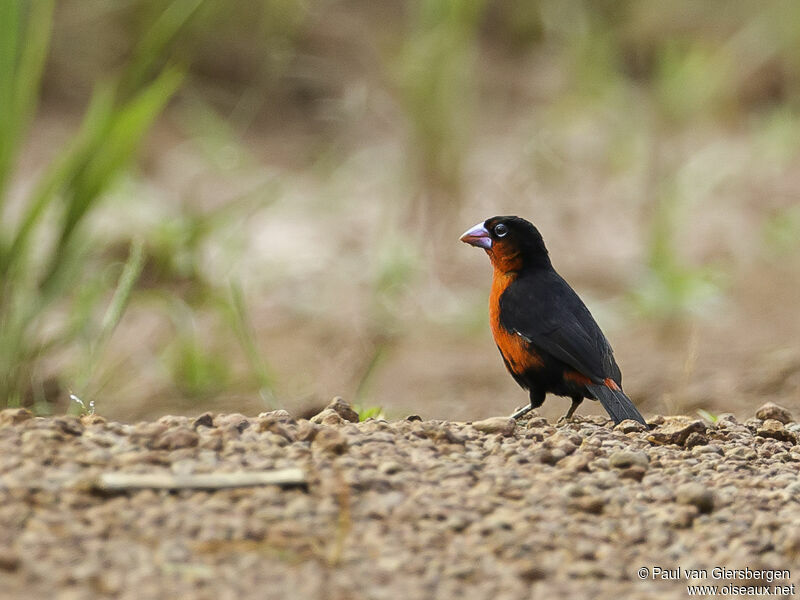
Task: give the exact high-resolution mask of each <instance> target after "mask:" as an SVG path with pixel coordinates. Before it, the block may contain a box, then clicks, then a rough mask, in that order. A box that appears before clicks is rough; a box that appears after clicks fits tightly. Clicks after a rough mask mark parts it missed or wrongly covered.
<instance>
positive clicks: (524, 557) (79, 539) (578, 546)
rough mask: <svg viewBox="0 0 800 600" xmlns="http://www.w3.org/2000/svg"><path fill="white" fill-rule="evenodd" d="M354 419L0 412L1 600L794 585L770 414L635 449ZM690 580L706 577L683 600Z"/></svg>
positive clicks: (787, 472)
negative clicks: (248, 483) (204, 476)
mask: <svg viewBox="0 0 800 600" xmlns="http://www.w3.org/2000/svg"><path fill="white" fill-rule="evenodd" d="M354 419H356V416H355V414H354V413H353V411H352V410H351V409H350V407H349V406H347V405H346V404H345V403H344V402H342V401H341V400H334V401H333V402H332V403H331V405H330V406H329V407H328V408H327V409H326V410H325V411H323V412H322V413H320V414H319V415H317V416H316V417H314V418H313V419H312V420H310V421H307V420H301V419H298V420H295V419H294V418H292V417H291V416H290V415H289V414H288V413H286V412H285V411H274V412H271V413H264V414H262V415H259V416H258V417H254V418H247V417H244V416H242V415H238V414H225V415H213V414H210V413H207V414H204V415H201V416H200V417H197V418H188V417H175V416H168V417H164V418H162V419H159V420H158V421H156V422H142V423H137V424H133V425H128V424H122V423H115V422H106V421H105V420H104V419H102V418H100V417H97V416H86V417H83V418H80V419H79V418H76V417H56V418H33V417H32V416H31V415H30V413H28V412H27V411H25V410H24V409H10V410H5V411H2V412H0V596H2V597H3V598H16V597H19V598H23V597H24V598H45V597H46V598H51V597H56V598H97V597H115V598H136V599H143V598H179V597H180V598H214V599H227V598H309V599H314V598H329V599H332V600H338V599H357V598H386V599H387V600H388V599H392V600H394V599H399V598H469V599H470V600H471V599H475V598H492V599H503V598H552V597H573V598H618V597H629V598H665V597H675V598H683V597H686V596H687V593H688V592H687V583H689V584H699V585H706V584H707V585H718V586H720V588H721V587H722V586H724V585H729V586H730V585H739V586H748V585H749V586H761V585H766V586H768V587H769V590H770V591H771V592H772V593H773V594H775V593H776V592H777V594H778V595H780V593H781V592H782V591H789V592H791V590H789V589H787V590H782V589H780V588H779V587H775V586H782V585H784V584H786V585H790V584H791V582H792V581H793V580H794V579H795V578H796V571H797V570H798V569H799V568H800V564H798V563H800V479H798V467H800V446H798V445H797V442H798V437H800V425H798V424H797V423H795V422H794V421H793V420H792V417H791V415H790V414H788V412H787V411H786V410H785V409H782V408H781V407H778V406H775V405H765V406H764V407H762V408H761V409H759V411H758V412H757V413H756V417H754V418H751V419H749V420H748V421H746V422H745V423H739V422H737V421H736V420H735V419H734V418H733V417H731V416H722V417H720V418H719V420H718V421H717V422H716V424H713V425H712V424H709V423H707V422H704V421H700V420H697V419H694V418H689V417H654V418H653V419H652V420H651V429H650V430H646V429H645V428H644V427H642V426H641V425H638V424H636V423H633V422H631V421H626V422H625V423H622V424H621V425H619V426H617V427H613V426H612V425H611V424H610V423H609V422H608V421H606V420H605V419H602V418H599V417H589V418H583V419H581V418H578V419H576V421H574V422H572V423H569V424H564V425H558V426H554V425H552V424H550V423H548V422H547V421H546V420H545V419H543V418H541V417H538V416H536V415H534V416H532V417H531V418H530V419H529V420H528V421H523V422H521V423H518V424H515V423H514V422H513V421H511V420H509V419H507V418H494V419H488V420H486V421H480V422H474V423H453V422H442V421H422V420H420V419H419V418H418V417H413V416H412V417H409V418H408V419H406V420H402V421H395V422H386V421H383V420H368V421H366V422H364V423H356V422H352V421H353V420H354ZM288 467H299V468H301V469H302V470H303V472H304V473H305V474H306V477H307V484H306V485H299V486H298V485H294V486H288V487H280V486H274V485H273V486H263V487H248V488H235V489H225V490H214V491H210V490H180V491H166V490H164V491H154V490H151V489H144V490H138V491H123V492H116V493H110V492H108V491H102V490H99V489H98V488H97V482H98V481H99V479H98V478H99V477H100V476H101V474H103V473H108V472H115V473H129V474H146V473H149V474H153V473H163V474H174V475H178V476H186V475H190V474H201V473H230V472H241V471H265V470H272V469H281V468H288ZM641 567H647V568H648V569H649V574H645V579H644V580H643V579H640V576H639V569H640V568H641ZM715 567H722V568H728V569H750V570H759V569H780V570H788V571H790V572H791V575H790V576H789V577H786V574H785V573H783V574H774V575H775V576H774V577H773V574H771V573H758V572H754V573H751V572H748V571H746V570H744V571H741V572H733V573H727V574H722V575H723V576H722V578H720V577H719V576H720V573H718V572H716V571H712V569H714V568H715ZM658 568H661V569H671V570H673V571H672V573H670V575H671V576H678V577H680V578H681V579H680V580H663V579H662V578H661V575H663V573H664V572H663V571H662V572H661V574H659V572H658ZM689 568H696V569H707V570H708V571H707V576H706V577H705V578H702V577H701V578H699V579H695V580H693V581H689V582H687V581H685V580H683V578H685V577H686V575H687V572H686V570H687V569H689ZM675 569H680V572H679V573H676V572H675V571H674V570H675ZM770 579H772V581H769V580H770ZM779 580H780V581H779ZM798 583H800V581H799V582H798ZM753 589H755V588H751V591H752V590H753ZM728 591H730V588H728ZM761 591H762V592H763V590H761ZM723 593H724V591H718V594H719V595H723ZM728 595H733V594H728Z"/></svg>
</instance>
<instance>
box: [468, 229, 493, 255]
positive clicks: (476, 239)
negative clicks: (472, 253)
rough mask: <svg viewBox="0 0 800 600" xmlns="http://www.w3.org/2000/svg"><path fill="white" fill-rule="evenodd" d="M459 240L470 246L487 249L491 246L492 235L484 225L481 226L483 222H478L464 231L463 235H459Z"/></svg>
mask: <svg viewBox="0 0 800 600" xmlns="http://www.w3.org/2000/svg"><path fill="white" fill-rule="evenodd" d="M461 241H462V242H464V243H465V244H469V245H470V246H477V247H478V248H483V249H484V250H488V249H489V248H491V247H492V236H491V234H490V233H489V231H488V230H487V229H486V227H484V226H483V223H478V224H477V225H475V227H473V228H472V229H468V230H467V231H465V232H464V235H462V236H461Z"/></svg>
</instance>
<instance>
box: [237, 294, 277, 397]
mask: <svg viewBox="0 0 800 600" xmlns="http://www.w3.org/2000/svg"><path fill="white" fill-rule="evenodd" d="M230 314H231V317H232V319H231V321H232V324H233V328H234V331H235V332H236V336H237V337H238V338H239V342H240V343H241V345H242V348H243V349H244V352H245V355H246V357H247V361H248V362H249V363H250V368H251V369H252V371H253V373H254V375H255V377H256V380H257V381H258V384H259V387H260V388H261V389H260V390H259V391H260V392H261V397H262V399H263V400H264V401H266V402H267V403H269V404H270V405H272V404H273V398H274V397H275V377H274V375H273V374H272V373H271V372H270V369H269V368H268V367H267V363H266V361H265V360H264V357H263V356H262V355H261V352H260V351H259V350H258V346H257V344H256V340H255V336H254V335H253V323H252V321H251V319H250V315H249V312H248V310H247V304H246V303H245V300H244V292H243V291H242V287H241V285H239V284H238V283H235V282H231V283H230Z"/></svg>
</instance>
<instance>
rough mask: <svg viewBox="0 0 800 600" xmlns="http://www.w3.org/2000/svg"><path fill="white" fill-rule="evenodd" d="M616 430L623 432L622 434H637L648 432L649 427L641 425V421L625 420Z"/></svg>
mask: <svg viewBox="0 0 800 600" xmlns="http://www.w3.org/2000/svg"><path fill="white" fill-rule="evenodd" d="M614 430H615V431H621V432H622V433H637V432H640V431H647V425H643V424H642V423H639V421H634V420H633V419H625V420H624V421H622V422H621V423H619V424H618V425H616V426H615V427H614Z"/></svg>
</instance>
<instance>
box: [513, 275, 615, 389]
mask: <svg viewBox="0 0 800 600" xmlns="http://www.w3.org/2000/svg"><path fill="white" fill-rule="evenodd" d="M500 324H501V325H502V326H503V327H505V328H506V329H507V330H509V331H512V332H515V333H517V334H519V335H521V336H522V337H523V338H525V339H526V340H527V341H528V342H529V343H530V344H532V345H533V346H534V348H536V349H537V350H539V351H540V352H546V353H548V354H550V355H551V356H553V357H554V358H557V359H558V360H560V361H561V362H563V363H566V364H567V365H569V366H570V367H572V368H573V369H575V370H576V371H578V372H579V373H580V374H582V375H584V376H586V377H589V378H590V379H591V380H592V381H594V382H596V383H602V382H603V381H604V380H605V379H606V378H611V379H612V380H614V382H616V383H617V385H619V386H622V375H621V373H620V370H619V367H618V366H617V363H616V361H615V360H614V352H613V350H612V349H611V345H610V344H609V343H608V340H607V339H606V337H605V336H604V335H603V332H602V331H600V327H599V326H598V325H597V323H596V322H595V320H594V318H593V317H592V314H591V313H590V312H589V309H588V308H586V305H585V304H584V303H583V301H581V299H580V298H579V297H578V294H576V293H575V291H574V290H573V289H572V288H571V287H570V286H569V284H568V283H567V282H566V281H564V280H563V279H562V278H561V276H560V275H559V274H558V273H556V272H555V271H552V270H549V271H535V272H532V273H527V274H523V275H521V276H520V277H519V279H517V280H516V281H515V282H514V283H512V284H511V285H510V286H509V287H508V288H507V289H506V291H505V292H503V295H502V296H501V297H500Z"/></svg>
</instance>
